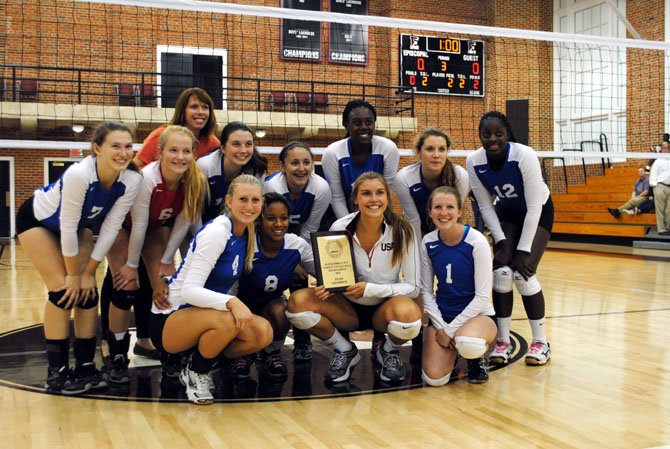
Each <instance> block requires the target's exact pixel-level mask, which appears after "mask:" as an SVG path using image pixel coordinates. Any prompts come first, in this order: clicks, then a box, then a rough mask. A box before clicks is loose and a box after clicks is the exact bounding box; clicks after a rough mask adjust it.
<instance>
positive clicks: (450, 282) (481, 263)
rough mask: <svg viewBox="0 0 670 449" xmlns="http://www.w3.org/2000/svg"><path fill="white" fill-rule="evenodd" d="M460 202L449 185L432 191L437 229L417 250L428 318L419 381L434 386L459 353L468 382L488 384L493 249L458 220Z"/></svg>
mask: <svg viewBox="0 0 670 449" xmlns="http://www.w3.org/2000/svg"><path fill="white" fill-rule="evenodd" d="M461 204H462V199H461V196H460V192H459V191H458V190H456V189H454V188H453V187H438V188H437V189H435V190H433V193H431V195H430V197H429V198H428V205H427V207H428V215H429V216H430V218H431V220H432V221H433V224H434V225H435V228H436V229H435V230H434V231H432V232H429V233H428V234H426V236H425V237H424V238H423V241H422V242H421V243H422V244H421V248H420V253H421V297H422V298H423V307H424V310H425V311H426V312H427V313H428V316H429V317H430V325H429V326H428V328H427V329H426V332H425V339H424V344H423V357H422V378H423V380H424V382H426V384H428V385H429V386H433V387H437V386H441V385H445V384H446V383H447V382H449V377H450V376H451V371H452V370H453V369H454V366H455V364H456V356H457V355H460V356H461V357H463V358H465V359H467V360H468V380H469V381H470V383H484V382H486V381H487V380H488V373H487V372H486V365H487V362H486V358H485V357H484V355H485V354H486V352H487V350H488V347H489V345H490V344H492V343H493V342H494V341H495V338H496V326H495V322H494V319H495V317H494V315H495V312H494V310H493V306H492V305H491V286H492V282H493V270H492V261H491V249H490V246H489V242H488V240H487V239H486V237H484V235H483V234H482V233H481V232H479V231H477V230H476V229H474V228H471V227H470V226H467V225H463V224H461V223H459V222H458V219H459V218H460V217H461V216H462V215H463V211H462V209H461ZM435 278H437V291H436V290H435Z"/></svg>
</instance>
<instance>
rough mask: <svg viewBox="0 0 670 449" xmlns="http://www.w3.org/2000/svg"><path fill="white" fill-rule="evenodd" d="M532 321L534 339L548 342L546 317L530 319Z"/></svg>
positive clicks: (531, 327)
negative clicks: (545, 324)
mask: <svg viewBox="0 0 670 449" xmlns="http://www.w3.org/2000/svg"><path fill="white" fill-rule="evenodd" d="M528 322H529V323H530V330H531V332H532V334H533V341H540V342H542V343H546V342H547V333H546V331H545V326H544V317H542V318H540V319H539V320H528Z"/></svg>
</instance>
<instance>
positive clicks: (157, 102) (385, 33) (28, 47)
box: [0, 0, 669, 163]
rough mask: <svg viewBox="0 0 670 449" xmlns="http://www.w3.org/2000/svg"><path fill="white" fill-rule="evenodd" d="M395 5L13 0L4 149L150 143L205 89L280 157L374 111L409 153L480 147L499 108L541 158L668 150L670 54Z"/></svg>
mask: <svg viewBox="0 0 670 449" xmlns="http://www.w3.org/2000/svg"><path fill="white" fill-rule="evenodd" d="M385 4H386V2H372V1H369V0H331V1H330V2H323V1H321V0H315V1H313V0H277V7H264V6H252V5H244V4H231V3H217V2H203V1H189V0H155V1H139V0H137V1H133V0H116V1H113V0H107V1H92V0H81V1H72V0H59V1H55V0H53V1H38V0H26V1H22V2H13V1H9V0H0V14H2V17H3V18H4V22H5V26H4V31H0V83H1V84H0V100H2V101H1V102H0V138H3V139H9V140H12V139H14V140H21V139H36V140H74V139H73V132H72V128H73V127H75V126H77V128H78V129H81V128H83V129H84V131H85V133H86V132H89V130H90V129H92V128H93V127H94V126H95V125H96V124H97V123H99V122H100V121H103V120H122V121H125V122H127V123H130V124H132V125H134V126H136V128H137V130H138V131H139V132H140V135H142V133H146V132H148V131H150V130H151V129H153V128H155V127H157V126H159V125H161V124H164V123H165V122H167V121H168V120H169V119H170V117H171V116H172V111H173V109H172V108H173V106H174V104H175V101H176V98H177V96H178V94H179V92H181V91H182V90H183V89H184V88H186V87H191V86H199V87H202V88H204V89H205V90H206V91H207V92H208V93H209V94H210V96H211V97H212V98H213V100H214V103H215V107H216V115H217V119H218V121H219V124H220V125H221V124H225V123H227V122H228V121H232V120H242V121H245V122H247V123H248V124H249V125H250V126H252V128H254V129H255V130H256V131H258V132H257V135H258V136H259V138H260V137H261V136H262V138H261V139H260V142H259V143H260V145H261V146H267V147H277V146H279V147H280V146H282V145H283V144H284V143H286V142H287V141H288V140H294V139H299V140H304V141H306V142H308V143H310V144H312V145H313V146H316V147H321V146H326V145H327V144H328V143H329V142H332V141H333V140H334V139H335V138H338V137H341V136H343V135H344V130H343V128H342V124H341V122H342V120H341V114H342V110H343V108H344V105H345V104H346V103H347V102H348V101H349V100H351V99H359V98H363V99H365V100H367V101H369V102H370V103H372V104H373V105H374V106H375V107H376V109H377V113H378V122H377V132H378V133H379V134H381V135H385V136H387V137H390V138H392V139H394V140H396V141H397V142H398V146H399V147H400V148H402V149H409V148H411V147H412V141H413V140H414V138H415V136H416V134H417V133H418V132H419V131H421V130H422V129H424V128H426V127H429V126H438V127H440V128H442V129H444V130H445V131H447V132H448V133H449V134H450V135H451V137H452V140H453V145H452V146H453V148H455V149H457V150H471V149H475V148H477V147H478V146H479V145H480V143H479V138H478V133H477V126H478V122H479V119H480V117H481V116H482V114H483V113H484V112H486V111H489V110H493V109H497V110H500V111H502V112H505V113H507V115H508V117H509V118H510V121H511V122H512V124H513V127H514V129H515V133H516V134H517V140H519V141H522V142H524V143H528V144H530V145H531V146H533V147H534V148H536V149H538V150H542V151H580V152H585V153H589V152H596V153H599V152H606V153H618V154H621V153H624V152H626V151H628V152H631V151H633V152H635V151H637V152H646V151H648V150H649V145H650V144H652V143H659V142H660V140H661V136H662V134H663V132H664V128H665V124H666V122H667V119H666V115H667V114H666V112H665V111H666V110H667V109H668V107H667V105H666V104H665V101H664V100H663V98H664V97H665V96H667V95H665V91H666V86H667V85H668V84H669V83H668V77H667V75H666V72H667V71H666V70H665V67H666V65H667V62H666V59H667V57H666V54H667V50H668V44H665V43H663V42H654V41H643V40H631V39H621V38H619V39H617V38H614V39H609V38H601V37H598V36H592V35H589V36H585V35H575V34H561V33H551V32H545V31H532V30H515V29H503V28H491V27H482V26H474V25H465V24H457V23H440V22H429V21H417V20H406V19H402V18H394V17H388V16H385V14H386V12H387V11H386V8H387V7H388V6H386V5H385ZM322 9H323V10H322ZM325 9H327V10H325ZM549 13H551V11H549ZM529 26H535V27H536V28H537V27H538V26H539V23H530V24H529ZM545 28H546V27H545ZM650 102H652V103H653V104H652V103H650ZM650 114H651V115H650ZM85 133H84V134H85ZM80 136H81V135H80ZM615 156H616V155H615ZM595 162H597V161H595ZM579 163H581V162H579Z"/></svg>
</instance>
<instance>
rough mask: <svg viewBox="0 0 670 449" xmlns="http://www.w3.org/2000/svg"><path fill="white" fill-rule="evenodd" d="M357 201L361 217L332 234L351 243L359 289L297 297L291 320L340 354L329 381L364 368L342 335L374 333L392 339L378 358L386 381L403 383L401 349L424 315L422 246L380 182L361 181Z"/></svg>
mask: <svg viewBox="0 0 670 449" xmlns="http://www.w3.org/2000/svg"><path fill="white" fill-rule="evenodd" d="M352 194H353V196H352V198H353V200H354V205H355V206H356V207H357V208H358V209H359V211H358V212H354V213H352V214H349V215H347V216H345V217H343V218H341V219H340V220H337V221H336V222H335V223H334V224H333V226H331V231H332V230H346V231H347V232H348V233H349V235H350V236H351V238H352V240H353V247H354V257H355V262H356V270H357V275H358V279H359V282H357V283H356V284H354V285H351V286H349V287H347V289H346V291H345V292H344V293H343V294H340V293H336V294H330V293H328V292H327V291H326V290H325V288H324V287H323V286H317V287H315V288H308V289H303V290H299V291H297V292H294V293H293V294H291V297H290V298H289V303H288V312H287V313H286V315H287V317H288V318H289V321H291V323H292V324H293V325H294V326H295V327H298V328H300V329H305V330H307V332H309V333H310V334H312V335H314V336H316V337H317V338H320V339H321V340H323V341H324V342H325V343H326V344H329V345H332V346H333V347H334V350H335V351H334V354H333V357H332V359H331V362H330V367H329V369H328V371H327V372H326V381H328V382H342V381H345V380H347V379H348V378H349V376H350V373H351V369H352V368H353V367H354V366H355V365H356V364H357V363H358V362H359V361H360V354H359V353H358V349H357V348H356V345H354V344H353V343H352V342H351V341H349V340H348V339H347V338H346V337H345V336H343V335H342V334H341V333H340V331H339V330H342V331H354V330H360V329H371V328H372V329H375V330H377V331H379V332H387V333H388V335H387V338H386V341H385V342H384V343H383V344H381V345H379V347H378V349H376V354H374V355H375V357H376V359H377V361H378V362H379V363H380V364H381V371H380V375H379V376H380V378H381V380H382V381H387V382H400V381H402V380H403V379H404V378H405V370H404V367H403V363H402V360H401V359H400V357H399V348H400V346H401V345H402V344H403V343H405V342H406V341H408V340H411V339H412V338H414V337H416V336H417V335H418V334H419V330H420V329H421V308H420V307H419V305H418V304H417V302H416V301H415V300H414V298H417V296H418V295H419V273H418V264H419V255H418V246H417V240H416V237H415V236H414V230H413V228H412V225H410V224H409V223H408V222H407V221H406V220H405V219H403V218H401V217H399V216H397V215H395V213H393V211H392V209H391V205H390V192H389V188H388V184H387V183H386V181H385V180H384V178H383V177H382V176H381V175H380V174H378V173H375V172H367V173H364V174H362V175H361V176H360V177H359V178H358V179H357V180H356V182H355V183H354V186H353V189H352ZM401 273H402V281H401V280H400V274H401Z"/></svg>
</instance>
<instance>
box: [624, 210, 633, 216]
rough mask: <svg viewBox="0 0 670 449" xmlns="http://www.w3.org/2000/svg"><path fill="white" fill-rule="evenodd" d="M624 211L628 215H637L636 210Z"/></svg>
mask: <svg viewBox="0 0 670 449" xmlns="http://www.w3.org/2000/svg"><path fill="white" fill-rule="evenodd" d="M623 213H624V214H626V215H635V211H634V210H630V209H624V211H623Z"/></svg>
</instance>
